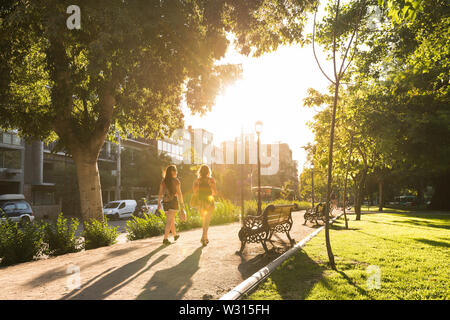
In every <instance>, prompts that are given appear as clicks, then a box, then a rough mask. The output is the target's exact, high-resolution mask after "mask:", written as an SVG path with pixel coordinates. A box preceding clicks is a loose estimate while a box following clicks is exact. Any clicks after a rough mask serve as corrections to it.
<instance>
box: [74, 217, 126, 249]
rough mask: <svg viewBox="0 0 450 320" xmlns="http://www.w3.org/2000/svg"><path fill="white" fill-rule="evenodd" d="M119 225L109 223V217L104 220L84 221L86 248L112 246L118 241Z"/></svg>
mask: <svg viewBox="0 0 450 320" xmlns="http://www.w3.org/2000/svg"><path fill="white" fill-rule="evenodd" d="M117 228H118V227H112V226H110V225H108V219H106V218H105V220H104V221H103V222H101V221H98V220H91V221H90V222H84V230H83V237H84V248H85V249H86V250H90V249H95V248H100V247H106V246H110V245H112V244H114V243H116V242H117V236H118V235H119V233H118V232H117Z"/></svg>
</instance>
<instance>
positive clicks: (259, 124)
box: [255, 121, 263, 215]
mask: <svg viewBox="0 0 450 320" xmlns="http://www.w3.org/2000/svg"><path fill="white" fill-rule="evenodd" d="M262 125H263V123H262V122H261V121H257V122H256V123H255V131H256V134H257V135H258V144H257V159H258V215H261V213H262V210H261V160H260V145H261V141H260V135H261V131H262Z"/></svg>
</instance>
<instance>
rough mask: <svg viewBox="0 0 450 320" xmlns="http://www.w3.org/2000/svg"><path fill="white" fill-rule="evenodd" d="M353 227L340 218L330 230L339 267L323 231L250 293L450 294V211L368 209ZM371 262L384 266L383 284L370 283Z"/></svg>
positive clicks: (254, 296) (386, 297)
mask: <svg viewBox="0 0 450 320" xmlns="http://www.w3.org/2000/svg"><path fill="white" fill-rule="evenodd" d="M349 228H350V229H349V230H345V229H344V223H343V220H342V218H341V219H340V220H338V221H336V223H335V224H334V225H333V227H332V230H331V231H330V232H331V233H330V237H331V245H332V248H333V252H334V255H335V260H336V266H337V269H338V271H333V270H331V269H330V268H329V267H328V264H327V262H328V258H327V254H326V249H325V245H324V233H323V232H322V233H320V234H319V235H318V236H317V237H315V238H314V239H312V240H311V241H310V242H309V243H308V244H307V245H306V246H305V247H304V250H301V251H299V252H297V253H296V254H295V255H294V256H293V257H291V258H290V259H288V260H286V261H285V262H284V263H283V264H282V265H281V266H280V267H279V268H278V269H277V270H275V272H274V273H273V274H272V275H271V276H270V277H269V278H268V279H267V280H266V281H265V282H264V283H263V284H261V285H260V286H259V287H258V288H257V290H256V291H254V292H253V293H252V294H251V295H250V296H248V297H246V298H247V299H310V300H317V299H377V300H378V299H382V300H390V299H408V300H409V299H449V298H450V288H449V283H450V273H449V261H450V251H449V247H450V214H448V213H447V214H446V213H442V214H437V213H432V212H427V213H419V212H413V213H408V214H386V213H380V214H369V215H363V216H362V220H361V221H354V220H353V219H352V220H351V221H349ZM369 266H376V267H370V268H379V270H380V287H379V288H373V287H372V288H373V289H370V288H369V286H368V284H369V282H370V281H368V279H369V278H372V277H371V275H372V273H370V272H367V270H368V269H367V268H368V267H369ZM370 268H369V270H370ZM369 280H370V279H369ZM372 283H373V282H372Z"/></svg>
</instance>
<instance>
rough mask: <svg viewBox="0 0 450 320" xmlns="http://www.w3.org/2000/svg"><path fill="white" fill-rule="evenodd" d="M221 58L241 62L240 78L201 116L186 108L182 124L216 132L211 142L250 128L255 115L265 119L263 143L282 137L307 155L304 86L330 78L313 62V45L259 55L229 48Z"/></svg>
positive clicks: (308, 112)
mask: <svg viewBox="0 0 450 320" xmlns="http://www.w3.org/2000/svg"><path fill="white" fill-rule="evenodd" d="M223 62H224V63H241V64H242V68H243V74H242V79H240V80H238V81H236V82H235V83H234V84H233V85H231V86H229V87H228V88H227V89H226V90H225V92H223V94H221V95H220V96H218V97H217V99H216V105H215V106H214V107H213V109H212V111H211V112H209V113H207V114H206V115H205V116H203V117H200V116H192V115H191V114H190V112H189V111H187V110H185V116H186V117H185V120H186V125H192V126H193V127H195V128H204V129H206V130H208V131H211V132H212V133H213V134H214V144H215V145H219V144H220V142H222V141H229V140H234V138H235V137H238V136H240V133H241V129H242V128H243V129H244V132H245V133H250V132H254V124H255V122H256V121H257V120H261V121H262V122H263V123H264V127H263V132H262V134H261V139H262V141H263V142H265V143H273V142H278V141H280V142H286V143H288V144H289V145H290V147H291V149H292V151H293V157H294V159H295V160H298V161H299V169H300V168H301V166H302V165H303V163H304V161H305V153H304V151H303V150H302V149H301V146H303V145H305V144H306V143H308V142H312V141H313V138H314V136H313V134H312V132H311V130H310V129H309V128H308V127H307V125H306V123H307V121H309V120H311V119H312V117H313V115H314V114H315V111H314V110H313V109H308V108H305V107H303V99H304V98H305V97H306V93H307V89H308V88H310V87H313V88H315V89H318V90H324V89H325V88H326V86H327V85H328V83H327V82H326V80H325V79H324V78H323V76H322V74H320V71H319V69H318V68H317V65H316V64H315V61H314V57H313V54H312V50H311V47H303V48H301V47H300V46H285V47H280V48H279V49H278V50H277V51H275V52H273V53H269V54H266V55H264V56H262V57H259V58H249V57H244V56H241V55H239V54H238V53H237V52H236V51H235V50H232V49H231V50H229V52H228V53H227V55H226V57H225V58H224V60H223Z"/></svg>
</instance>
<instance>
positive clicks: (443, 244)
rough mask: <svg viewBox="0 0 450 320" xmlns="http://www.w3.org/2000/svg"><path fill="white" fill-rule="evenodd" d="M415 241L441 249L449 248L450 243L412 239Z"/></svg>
mask: <svg viewBox="0 0 450 320" xmlns="http://www.w3.org/2000/svg"><path fill="white" fill-rule="evenodd" d="M414 240H416V241H419V242H422V243H425V244H428V245H430V246H435V247H443V248H449V247H450V243H449V242H444V241H434V240H429V239H423V238H420V239H419V238H417V239H414Z"/></svg>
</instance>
